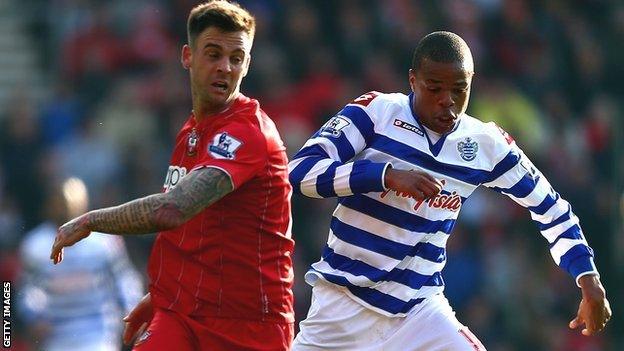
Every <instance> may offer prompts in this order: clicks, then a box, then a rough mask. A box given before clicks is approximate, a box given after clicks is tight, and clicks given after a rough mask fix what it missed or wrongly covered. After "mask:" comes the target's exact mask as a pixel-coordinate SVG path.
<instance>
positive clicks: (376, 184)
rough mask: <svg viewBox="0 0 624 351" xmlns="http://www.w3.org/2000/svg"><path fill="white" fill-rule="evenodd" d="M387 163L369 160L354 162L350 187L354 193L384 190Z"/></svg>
mask: <svg viewBox="0 0 624 351" xmlns="http://www.w3.org/2000/svg"><path fill="white" fill-rule="evenodd" d="M385 168H386V164H385V163H373V162H371V161H369V160H359V161H355V162H353V169H352V170H351V174H350V175H349V188H351V192H352V193H354V194H364V193H369V192H377V191H383V190H384V188H383V180H382V177H383V171H384V169H385Z"/></svg>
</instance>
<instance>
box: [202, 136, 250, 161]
mask: <svg viewBox="0 0 624 351" xmlns="http://www.w3.org/2000/svg"><path fill="white" fill-rule="evenodd" d="M242 144H243V143H242V142H241V141H240V140H238V139H236V138H234V137H233V136H231V135H229V134H228V133H227V132H223V133H220V134H217V135H215V136H214V138H213V139H212V144H211V145H210V146H209V147H208V151H209V152H210V154H211V155H212V156H213V157H214V158H219V159H228V160H233V159H234V158H235V157H236V150H238V148H240V146H241V145H242Z"/></svg>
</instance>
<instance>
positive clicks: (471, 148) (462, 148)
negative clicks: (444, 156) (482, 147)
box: [457, 137, 479, 161]
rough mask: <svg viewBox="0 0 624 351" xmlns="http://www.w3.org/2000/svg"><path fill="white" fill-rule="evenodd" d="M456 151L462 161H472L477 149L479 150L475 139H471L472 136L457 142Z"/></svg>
mask: <svg viewBox="0 0 624 351" xmlns="http://www.w3.org/2000/svg"><path fill="white" fill-rule="evenodd" d="M457 151H459V155H460V156H461V158H462V159H463V160H464V161H472V160H474V159H475V157H477V151H479V144H477V142H476V141H472V138H470V137H468V138H466V139H464V141H460V142H459V143H457Z"/></svg>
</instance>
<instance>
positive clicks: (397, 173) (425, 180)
mask: <svg viewBox="0 0 624 351" xmlns="http://www.w3.org/2000/svg"><path fill="white" fill-rule="evenodd" d="M385 182H386V186H387V187H388V189H390V190H394V191H397V192H399V193H404V194H407V195H409V196H411V197H413V198H414V199H416V200H419V201H421V200H425V199H429V198H432V197H434V196H436V195H438V194H439V193H440V191H442V187H443V186H444V184H442V182H441V181H440V180H438V179H435V178H434V177H432V176H431V175H429V174H427V173H425V172H421V171H415V170H410V171H405V170H400V169H394V168H388V170H387V171H386V177H385Z"/></svg>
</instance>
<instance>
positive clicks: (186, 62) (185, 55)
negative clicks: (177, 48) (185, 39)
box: [180, 44, 193, 69]
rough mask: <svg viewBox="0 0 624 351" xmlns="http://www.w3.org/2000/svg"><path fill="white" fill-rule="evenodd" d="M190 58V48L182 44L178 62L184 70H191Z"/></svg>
mask: <svg viewBox="0 0 624 351" xmlns="http://www.w3.org/2000/svg"><path fill="white" fill-rule="evenodd" d="M192 56H193V53H192V50H191V47H190V46H189V45H188V44H184V46H182V53H181V54H180V62H182V67H183V68H184V69H189V68H191V60H192Z"/></svg>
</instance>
